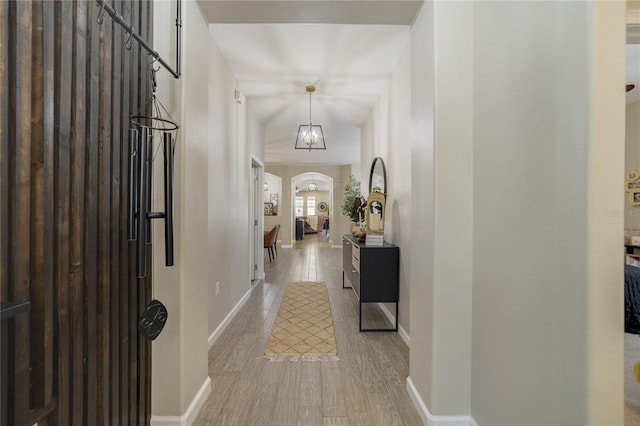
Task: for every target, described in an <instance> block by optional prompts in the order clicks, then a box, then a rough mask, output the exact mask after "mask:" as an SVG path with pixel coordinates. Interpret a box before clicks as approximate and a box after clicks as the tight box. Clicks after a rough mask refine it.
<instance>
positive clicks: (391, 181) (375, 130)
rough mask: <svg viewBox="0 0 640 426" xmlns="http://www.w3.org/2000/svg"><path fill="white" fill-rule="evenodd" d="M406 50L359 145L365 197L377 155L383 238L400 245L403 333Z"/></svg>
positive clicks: (402, 321)
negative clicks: (382, 173) (383, 176)
mask: <svg viewBox="0 0 640 426" xmlns="http://www.w3.org/2000/svg"><path fill="white" fill-rule="evenodd" d="M407 31H409V29H408V28H407ZM410 53H411V52H410V49H409V46H408V45H407V48H406V49H405V51H404V53H403V54H402V56H401V57H400V59H399V61H398V64H397V66H396V68H395V70H394V71H393V73H392V74H391V76H390V77H389V82H388V86H387V88H386V90H384V92H383V93H382V94H381V95H380V97H379V98H378V100H377V101H376V104H375V106H374V107H373V109H372V110H371V112H370V113H369V115H368V116H367V118H366V119H365V121H364V123H363V125H362V138H361V145H360V150H361V157H360V164H361V166H362V167H361V170H360V179H361V181H360V182H361V189H362V194H363V195H364V196H365V198H366V197H367V196H368V195H369V175H370V172H371V163H372V162H373V159H374V158H375V157H381V158H382V159H383V161H384V163H385V168H386V171H387V194H388V195H387V206H386V219H385V229H384V238H385V240H386V241H388V242H390V243H392V244H395V245H397V246H398V247H400V303H399V305H398V307H399V312H398V316H399V321H398V324H399V326H400V327H402V329H403V332H406V333H407V334H409V333H410V318H409V301H410V299H411V290H410V286H409V277H410V268H409V265H410V256H409V253H410V250H409V244H410V241H411V234H412V232H413V230H412V229H413V226H414V225H415V224H414V223H413V222H412V220H411V219H412V217H411V144H410V121H411V118H410V109H409V108H410V103H409V99H410V98H411V90H410V83H411V82H410V63H411V57H410ZM387 308H388V309H389V311H390V312H395V306H394V305H393V304H389V305H388V306H387Z"/></svg>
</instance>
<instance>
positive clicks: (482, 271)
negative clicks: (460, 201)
mask: <svg viewBox="0 0 640 426" xmlns="http://www.w3.org/2000/svg"><path fill="white" fill-rule="evenodd" d="M604 3H605V2H593V3H591V2H531V3H525V2H517V3H510V2H495V3H476V4H475V6H474V7H475V11H474V12H475V13H474V23H473V25H474V62H473V73H474V91H473V106H474V128H473V131H474V133H473V136H474V139H473V144H474V161H473V182H474V187H473V191H474V192H473V209H474V223H473V341H472V347H473V351H472V399H471V404H472V410H471V412H472V415H473V417H474V419H475V420H476V421H477V422H478V424H510V425H516V424H538V425H551V424H581V425H586V424H623V417H622V407H623V405H622V389H623V386H622V330H623V324H622V300H623V295H622V288H623V277H622V265H621V261H620V260H621V256H620V255H621V251H622V245H621V242H622V226H623V224H622V219H621V218H611V217H606V216H605V215H604V214H603V212H604V211H605V210H606V209H607V208H622V192H621V182H622V170H621V165H622V164H623V161H624V159H623V152H622V150H623V143H624V139H623V138H624V135H623V133H622V132H623V126H624V123H623V120H624V109H623V108H624V92H623V91H622V90H621V88H622V87H623V84H624V3H623V2H606V4H604ZM515 23H517V24H515ZM436 115H437V112H436Z"/></svg>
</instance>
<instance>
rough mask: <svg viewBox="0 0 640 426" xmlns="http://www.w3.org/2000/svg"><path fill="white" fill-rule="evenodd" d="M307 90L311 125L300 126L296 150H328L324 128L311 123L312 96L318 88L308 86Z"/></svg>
mask: <svg viewBox="0 0 640 426" xmlns="http://www.w3.org/2000/svg"><path fill="white" fill-rule="evenodd" d="M306 90H307V93H309V124H301V125H300V126H298V136H297V137H296V145H295V149H306V150H309V151H311V150H312V149H327V146H326V145H325V143H324V133H322V126H320V125H319V124H312V122H311V94H312V93H313V92H315V91H316V86H313V85H311V86H307V87H306Z"/></svg>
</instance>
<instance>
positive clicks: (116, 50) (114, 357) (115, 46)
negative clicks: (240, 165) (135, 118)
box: [109, 2, 127, 425]
mask: <svg viewBox="0 0 640 426" xmlns="http://www.w3.org/2000/svg"><path fill="white" fill-rule="evenodd" d="M114 7H115V8H117V9H116V10H121V7H120V2H116V3H115V4H114ZM111 34H112V52H113V54H112V74H113V78H112V79H111V81H112V86H111V89H112V90H111V138H112V144H111V154H112V159H111V165H112V175H111V203H110V204H111V212H110V218H111V229H112V230H115V232H111V256H110V265H111V272H110V276H111V286H110V291H111V295H110V298H111V304H110V311H111V312H110V327H109V329H110V331H111V334H110V336H109V339H110V359H111V366H110V367H111V370H110V377H109V380H110V382H111V383H110V390H111V395H110V417H109V419H110V421H111V424H114V425H117V424H119V421H120V345H119V339H120V303H119V298H120V291H121V289H122V288H126V286H121V285H120V267H121V262H120V258H121V253H122V250H123V248H124V244H126V238H125V237H126V234H125V232H126V222H121V221H120V215H121V212H122V213H126V205H123V204H122V201H121V188H122V187H123V186H122V179H123V175H125V174H126V173H125V171H124V170H122V158H121V153H122V152H127V151H126V149H121V146H123V145H122V143H123V139H122V138H121V137H120V135H121V132H122V128H121V126H122V120H121V107H120V104H121V100H122V96H121V90H122V75H123V71H122V47H121V46H122V37H121V34H122V32H121V31H119V30H118V28H117V27H116V28H114V27H113V25H112V26H111ZM125 121H126V120H125ZM123 231H124V232H123Z"/></svg>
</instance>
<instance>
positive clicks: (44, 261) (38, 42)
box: [30, 0, 53, 410]
mask: <svg viewBox="0 0 640 426" xmlns="http://www.w3.org/2000/svg"><path fill="white" fill-rule="evenodd" d="M52 7H53V4H52V3H51V2H43V1H42V0H40V1H34V2H33V3H32V13H33V26H32V28H33V38H32V50H33V55H32V57H33V62H32V112H31V123H32V137H31V143H32V144H31V152H32V155H31V211H32V216H31V226H30V229H31V259H32V267H31V280H30V299H31V315H30V320H31V323H30V359H31V369H30V372H31V381H30V386H31V401H30V404H31V409H32V410H37V409H41V408H42V407H44V406H45V405H47V404H48V403H49V402H50V400H51V397H52V367H53V352H52V350H53V348H52V346H53V282H52V279H51V278H52V276H53V258H52V257H51V255H50V254H51V253H52V251H53V216H52V214H51V213H52V211H53V108H52V104H53V84H52V83H53V81H52V77H53V49H52V48H51V45H50V43H51V42H52V41H53V37H52V33H53V22H52V18H53V13H52Z"/></svg>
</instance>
